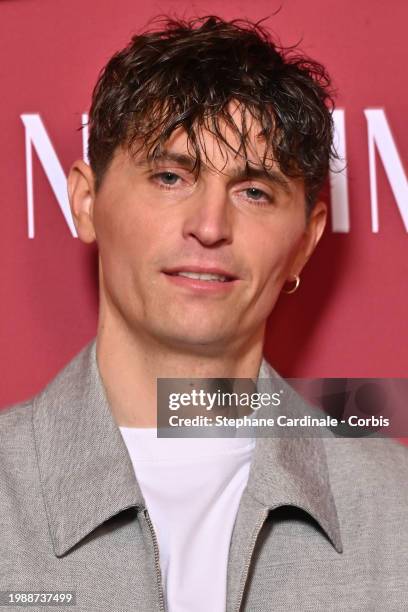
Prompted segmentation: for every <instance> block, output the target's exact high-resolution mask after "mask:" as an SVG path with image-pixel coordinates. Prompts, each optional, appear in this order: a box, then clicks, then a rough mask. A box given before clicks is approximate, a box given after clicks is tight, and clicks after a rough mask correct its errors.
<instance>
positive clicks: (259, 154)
mask: <svg viewBox="0 0 408 612" xmlns="http://www.w3.org/2000/svg"><path fill="white" fill-rule="evenodd" d="M191 131H192V132H193V133H190V135H188V134H187V131H186V130H185V128H184V127H183V126H179V127H177V128H176V129H175V130H174V131H173V132H172V133H171V134H170V136H169V137H168V138H167V140H166V141H165V142H163V141H162V140H159V143H158V146H154V147H153V148H151V149H149V148H148V147H146V146H144V143H142V142H139V145H138V147H139V148H137V149H136V150H135V149H133V151H134V158H135V161H137V160H143V159H146V158H149V159H151V160H154V159H163V158H164V157H165V156H166V154H167V153H171V154H181V155H184V156H185V155H187V156H189V157H190V158H191V159H192V160H193V161H195V160H196V158H197V157H199V158H200V165H201V164H204V165H205V166H206V167H207V168H209V169H211V168H212V169H213V170H216V171H218V172H226V171H227V172H228V169H229V168H234V167H235V168H236V167H237V166H240V167H242V166H243V165H246V164H250V165H251V166H253V167H264V168H268V167H270V168H273V169H274V170H277V169H278V168H277V163H276V162H275V160H274V159H273V151H272V147H271V142H270V143H269V147H268V146H267V143H266V139H265V137H264V134H263V129H262V126H261V125H260V123H259V121H258V120H257V119H255V118H254V116H253V115H252V114H251V113H250V112H249V110H248V109H247V108H245V107H243V105H242V104H239V103H237V102H235V101H231V102H230V103H229V105H228V107H227V109H226V113H225V114H224V115H221V116H206V118H205V119H204V121H203V122H201V123H200V124H198V125H194V126H193V128H192V130H191ZM174 157H175V156H174Z"/></svg>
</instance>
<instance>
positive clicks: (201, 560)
mask: <svg viewBox="0 0 408 612" xmlns="http://www.w3.org/2000/svg"><path fill="white" fill-rule="evenodd" d="M119 429H120V431H121V434H122V437H123V439H124V442H125V444H126V446H127V449H128V452H129V455H130V458H131V461H132V465H133V469H134V471H135V474H136V478H137V480H138V482H139V485H140V488H141V490H142V493H143V496H144V498H145V502H146V506H147V509H148V511H149V515H150V517H151V520H152V523H153V526H154V529H155V532H156V536H157V540H158V545H159V552H160V566H161V571H162V579H163V587H164V592H165V597H166V602H167V608H166V609H167V610H168V611H169V612H193V611H194V612H208V610H211V612H225V607H226V581H227V564H228V552H229V546H230V541H231V534H232V529H233V526H234V522H235V518H236V514H237V511H238V506H239V502H240V499H241V496H242V492H243V490H244V488H245V486H246V484H247V481H248V475H249V468H250V462H251V456H252V451H253V449H254V446H255V440H253V439H251V438H199V439H197V438H157V437H156V436H157V430H156V428H135V427H120V428H119Z"/></svg>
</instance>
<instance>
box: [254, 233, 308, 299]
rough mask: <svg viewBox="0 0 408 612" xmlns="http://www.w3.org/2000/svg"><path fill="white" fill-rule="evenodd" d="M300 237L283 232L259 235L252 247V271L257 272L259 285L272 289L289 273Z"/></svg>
mask: <svg viewBox="0 0 408 612" xmlns="http://www.w3.org/2000/svg"><path fill="white" fill-rule="evenodd" d="M300 240H301V237H300V236H299V235H298V234H295V233H294V232H290V233H289V232H288V231H287V230H286V231H285V230H283V229H282V231H281V232H278V231H271V232H270V233H269V234H268V233H263V232H262V234H261V233H259V234H258V240H257V241H256V243H255V244H254V245H253V246H252V252H253V254H254V257H253V258H252V262H253V270H254V271H255V270H258V277H259V279H260V282H261V283H264V284H265V285H268V287H270V288H271V287H272V286H273V285H274V284H275V283H277V282H281V281H283V280H284V279H285V278H286V276H287V275H288V274H289V273H290V270H291V265H292V262H293V260H294V258H295V256H296V253H297V251H298V249H299V245H300Z"/></svg>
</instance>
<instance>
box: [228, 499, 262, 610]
mask: <svg viewBox="0 0 408 612" xmlns="http://www.w3.org/2000/svg"><path fill="white" fill-rule="evenodd" d="M268 514H269V509H267V510H266V511H265V512H263V513H262V516H261V518H260V519H259V521H258V523H257V524H256V527H255V529H254V532H253V534H252V538H251V544H250V547H249V553H248V555H247V560H246V563H245V566H244V571H243V573H242V586H241V590H240V592H239V597H238V601H237V605H236V608H235V612H240V610H241V604H242V598H243V596H244V591H245V585H246V581H247V579H248V572H249V567H250V565H251V560H252V555H253V554H254V548H255V543H256V541H257V539H258V536H259V532H260V531H261V529H262V525H263V524H264V522H265V520H266V517H267V516H268Z"/></svg>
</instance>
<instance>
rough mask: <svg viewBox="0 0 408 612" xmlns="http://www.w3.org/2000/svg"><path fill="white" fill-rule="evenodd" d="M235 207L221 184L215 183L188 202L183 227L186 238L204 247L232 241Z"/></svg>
mask: <svg viewBox="0 0 408 612" xmlns="http://www.w3.org/2000/svg"><path fill="white" fill-rule="evenodd" d="M232 223H233V207H232V206H231V203H230V202H229V198H228V192H227V190H226V188H225V185H223V184H222V183H221V182H220V183H219V184H216V183H215V182H213V183H212V184H211V185H207V186H206V187H205V188H203V189H202V190H200V192H199V193H197V194H195V195H194V197H193V198H192V199H191V200H190V201H189V202H188V208H187V213H186V217H185V220H184V225H183V236H184V238H186V239H188V238H191V237H193V238H195V239H196V240H197V241H199V242H200V243H201V244H202V245H204V246H215V245H219V244H228V243H231V241H232Z"/></svg>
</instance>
